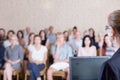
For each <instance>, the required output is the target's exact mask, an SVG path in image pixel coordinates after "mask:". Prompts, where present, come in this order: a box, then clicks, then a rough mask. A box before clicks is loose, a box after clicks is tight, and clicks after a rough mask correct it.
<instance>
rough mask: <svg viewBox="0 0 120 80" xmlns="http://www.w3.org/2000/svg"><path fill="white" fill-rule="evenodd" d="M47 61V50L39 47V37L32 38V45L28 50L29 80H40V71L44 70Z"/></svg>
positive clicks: (41, 46)
mask: <svg viewBox="0 0 120 80" xmlns="http://www.w3.org/2000/svg"><path fill="white" fill-rule="evenodd" d="M46 60H47V48H46V47H45V46H43V45H41V38H40V36H39V35H35V37H34V45H33V46H31V48H30V50H29V63H28V68H29V70H30V80H41V78H40V71H41V70H43V69H44V67H45V63H46Z"/></svg>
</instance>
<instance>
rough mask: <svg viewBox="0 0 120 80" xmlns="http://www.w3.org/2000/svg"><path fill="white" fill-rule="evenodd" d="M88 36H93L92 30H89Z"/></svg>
mask: <svg viewBox="0 0 120 80" xmlns="http://www.w3.org/2000/svg"><path fill="white" fill-rule="evenodd" d="M89 35H90V36H91V37H92V36H93V30H92V29H91V30H89Z"/></svg>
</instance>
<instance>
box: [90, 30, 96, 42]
mask: <svg viewBox="0 0 120 80" xmlns="http://www.w3.org/2000/svg"><path fill="white" fill-rule="evenodd" d="M91 30H92V31H93V34H92V35H93V36H92V37H91V36H90V37H91V39H92V43H93V44H94V43H95V30H94V29H93V28H89V32H90V31H91Z"/></svg>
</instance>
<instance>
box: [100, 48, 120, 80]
mask: <svg viewBox="0 0 120 80" xmlns="http://www.w3.org/2000/svg"><path fill="white" fill-rule="evenodd" d="M99 80H120V48H119V49H118V50H117V52H116V53H115V54H114V55H113V56H112V57H111V59H109V60H108V61H106V62H105V63H104V64H103V65H102V68H101V74H100V78H99Z"/></svg>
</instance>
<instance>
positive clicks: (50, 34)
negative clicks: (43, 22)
mask: <svg viewBox="0 0 120 80" xmlns="http://www.w3.org/2000/svg"><path fill="white" fill-rule="evenodd" d="M53 30H54V28H53V26H50V27H49V32H48V34H47V38H48V39H49V41H50V45H51V46H52V45H54V44H55V40H56V34H55V33H54V32H53Z"/></svg>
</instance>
